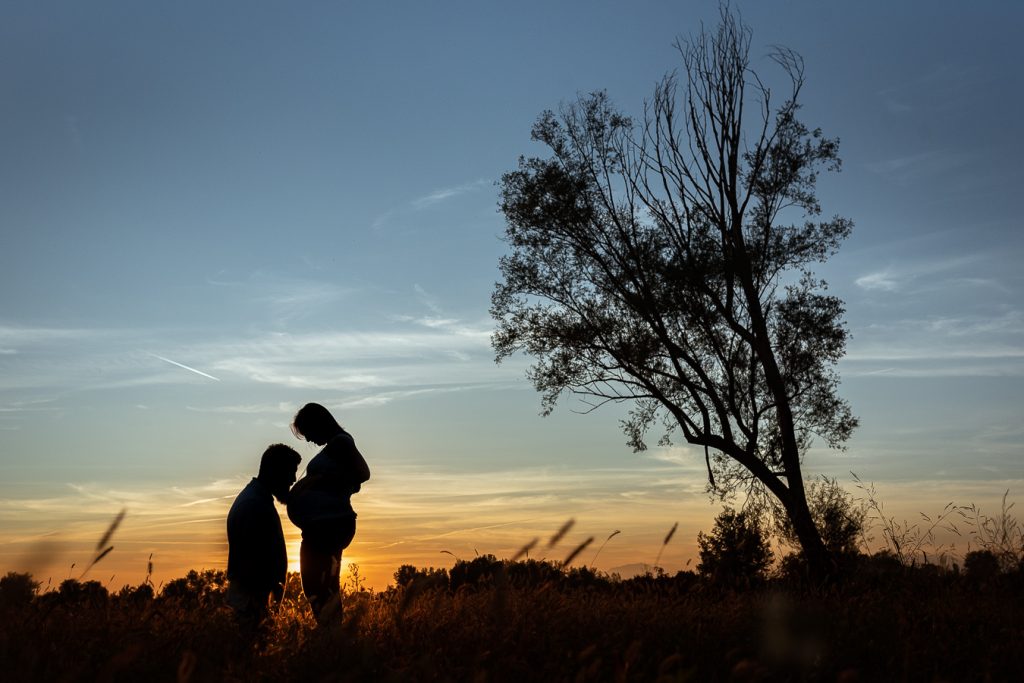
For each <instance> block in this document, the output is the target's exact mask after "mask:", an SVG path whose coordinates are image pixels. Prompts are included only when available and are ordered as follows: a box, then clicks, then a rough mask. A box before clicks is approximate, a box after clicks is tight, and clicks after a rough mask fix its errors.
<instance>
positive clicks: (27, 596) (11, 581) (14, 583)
mask: <svg viewBox="0 0 1024 683" xmlns="http://www.w3.org/2000/svg"><path fill="white" fill-rule="evenodd" d="M38 590H39V582H38V581H35V580H34V579H33V578H32V575H31V574H23V573H19V572H7V574H6V575H5V576H4V577H3V578H2V579H0V608H10V607H20V606H23V605H27V604H29V603H30V602H32V598H34V597H35V596H36V591H38Z"/></svg>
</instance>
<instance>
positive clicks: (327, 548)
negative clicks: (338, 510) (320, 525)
mask: <svg viewBox="0 0 1024 683" xmlns="http://www.w3.org/2000/svg"><path fill="white" fill-rule="evenodd" d="M355 532H356V529H355V520H352V521H351V522H347V521H346V522H342V523H341V524H334V525H332V527H331V528H330V529H329V530H325V531H323V532H320V531H319V530H318V531H317V532H314V533H313V534H309V533H308V532H307V533H303V539H302V545H301V546H300V547H299V562H300V574H301V576H302V592H303V593H305V594H306V599H307V600H309V606H310V607H312V608H313V614H314V616H316V619H317V621H318V622H320V623H324V622H326V621H329V620H330V619H332V618H333V616H334V614H335V612H336V613H337V615H338V616H340V614H341V552H342V551H343V550H344V549H345V548H347V547H348V545H349V544H350V543H351V542H352V538H353V537H354V536H355Z"/></svg>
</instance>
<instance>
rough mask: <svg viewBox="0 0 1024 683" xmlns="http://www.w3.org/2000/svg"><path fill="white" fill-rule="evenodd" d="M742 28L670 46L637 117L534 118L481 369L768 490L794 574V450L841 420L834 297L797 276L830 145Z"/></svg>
mask: <svg viewBox="0 0 1024 683" xmlns="http://www.w3.org/2000/svg"><path fill="white" fill-rule="evenodd" d="M750 41H751V32H750V30H749V28H748V27H746V26H744V25H743V24H742V23H741V22H740V21H739V19H738V18H737V17H736V16H735V15H734V14H733V13H732V12H730V11H729V10H723V12H722V17H721V22H720V24H719V26H718V27H717V30H715V31H713V32H708V31H703V32H702V33H701V34H699V35H697V36H695V37H692V38H691V39H689V40H686V41H678V42H677V43H676V47H677V48H678V50H679V53H680V55H681V57H682V65H683V69H682V72H681V73H682V76H676V75H674V74H670V75H668V76H666V77H665V78H664V79H663V80H662V81H661V82H660V83H659V84H658V86H657V87H656V88H655V92H654V95H653V98H652V99H651V100H650V101H649V102H647V103H646V105H645V108H644V115H643V119H642V120H641V121H634V120H632V119H630V118H629V117H627V116H624V115H623V114H621V113H619V112H618V111H616V109H615V108H614V107H613V106H612V104H611V102H610V101H609V99H608V97H607V95H606V94H605V93H603V92H599V93H595V94H591V95H589V96H586V97H581V98H579V99H578V100H577V101H576V102H575V103H574V104H572V105H568V106H564V107H563V108H562V109H561V110H560V112H559V113H557V114H556V113H554V112H550V111H548V112H544V113H543V114H541V116H540V117H539V118H538V120H537V122H536V124H535V125H534V127H533V134H532V136H533V139H534V140H537V141H539V142H542V143H544V144H545V145H546V146H547V147H548V148H550V150H551V154H550V156H549V157H548V158H528V159H527V158H521V159H520V161H519V166H518V168H517V170H514V171H511V172H509V173H507V174H505V175H504V176H503V178H502V182H501V201H500V208H501V211H502V212H503V213H504V215H505V219H506V239H507V242H508V244H509V246H510V251H509V253H508V254H507V255H506V256H505V257H503V258H502V260H501V263H500V268H501V274H502V277H503V279H502V281H500V282H498V283H497V285H496V287H495V291H494V294H493V297H492V308H491V313H492V315H493V316H494V318H495V319H496V321H497V329H496V331H495V333H494V337H493V339H492V342H493V345H494V348H495V352H496V354H497V359H498V360H499V361H500V360H501V359H503V358H505V357H508V356H510V355H512V354H514V353H516V352H519V351H525V352H526V353H527V354H529V355H531V356H533V357H534V358H535V361H536V362H535V363H534V365H533V366H532V367H531V368H530V370H529V372H528V377H529V378H530V379H531V381H532V382H533V384H534V385H535V387H536V388H537V390H538V391H540V392H541V393H542V394H543V400H542V404H543V408H544V413H545V414H547V413H549V412H550V411H551V410H552V409H553V407H554V405H555V403H556V402H557V400H558V399H559V397H560V396H562V395H563V394H566V393H570V394H574V395H577V396H580V397H582V398H583V400H584V401H585V402H586V403H587V404H588V405H589V406H591V408H596V407H597V406H599V405H602V404H605V403H608V402H629V403H630V410H629V414H628V418H627V419H626V420H624V421H623V428H624V431H625V433H626V435H627V436H628V439H629V443H630V445H631V446H632V447H633V448H634V449H636V450H642V449H644V448H645V438H646V436H647V434H648V432H649V430H650V429H651V428H652V427H654V426H656V425H659V424H660V425H662V426H663V429H659V432H661V433H662V434H663V436H662V437H661V440H660V443H661V444H669V443H671V439H672V438H677V437H678V435H680V434H681V436H682V438H683V439H684V440H685V441H686V442H688V443H690V444H693V445H696V446H698V447H702V448H703V456H704V460H705V463H706V465H707V471H708V478H709V489H710V490H711V491H712V492H714V493H717V494H720V495H725V494H727V493H733V492H736V491H738V490H746V492H748V493H751V494H764V493H767V494H768V496H767V499H769V500H772V502H773V504H775V505H776V506H777V507H781V508H782V509H783V510H784V513H785V514H786V515H787V516H788V518H789V520H790V522H791V524H792V528H793V532H794V534H795V536H796V537H797V538H798V539H799V541H800V544H801V546H802V548H803V551H804V554H805V557H806V558H807V561H808V565H809V567H810V568H811V571H814V572H816V573H817V574H818V575H823V574H826V573H827V572H828V567H829V566H830V565H829V555H828V552H827V550H826V548H825V546H824V544H823V543H822V540H821V536H820V534H819V532H818V530H817V528H816V527H815V524H814V521H813V519H812V516H811V514H810V512H809V510H808V505H807V499H806V496H805V491H804V481H803V476H802V473H801V463H802V458H803V456H804V454H805V453H806V451H807V450H808V448H809V446H810V445H811V443H812V442H813V441H814V440H815V439H816V438H817V439H821V440H823V441H824V442H825V443H827V444H828V445H829V446H831V447H841V446H842V444H843V442H844V441H845V440H846V439H847V438H848V437H849V436H850V433H851V432H852V430H853V429H854V428H855V427H856V424H857V421H856V418H855V417H853V415H852V414H851V412H850V408H849V406H848V404H847V403H846V402H845V401H844V400H843V399H841V398H840V397H839V396H838V393H837V392H838V383H839V378H838V376H837V374H836V373H835V371H834V365H835V363H836V362H837V361H838V360H839V359H840V358H841V357H842V355H843V353H844V349H845V345H846V340H847V330H846V328H845V326H844V323H843V320H842V316H843V313H844V308H843V304H842V302H841V301H840V300H839V299H838V298H836V297H834V296H830V295H828V294H826V293H825V288H826V286H825V283H824V282H823V281H822V280H819V279H816V278H815V277H814V275H813V274H812V272H811V269H810V268H811V266H812V265H813V264H814V263H815V262H823V261H825V260H826V259H827V258H828V257H830V256H831V255H833V254H834V253H835V252H836V250H837V249H838V248H839V245H840V244H841V242H842V241H843V240H844V239H845V238H846V237H847V236H848V235H849V234H850V230H851V227H852V223H851V222H850V221H849V220H848V219H846V218H842V217H838V216H837V217H834V218H831V219H824V218H822V217H821V207H820V205H819V202H818V200H817V197H816V193H815V186H816V178H817V173H818V172H819V171H820V170H822V169H826V170H838V168H839V163H840V162H839V158H838V156H837V152H838V141H837V140H835V139H830V138H826V137H824V136H823V135H822V133H821V131H820V130H819V129H814V130H810V129H808V128H807V127H806V126H805V125H804V124H802V123H801V122H800V121H799V120H798V119H797V113H798V111H799V103H798V102H799V95H800V91H801V87H802V85H803V81H804V78H803V61H802V59H801V58H800V57H799V55H797V54H796V53H794V52H792V51H791V50H788V49H781V48H775V49H774V51H773V52H772V53H771V57H772V60H773V62H774V63H775V64H776V65H777V66H778V67H780V73H781V74H782V75H783V77H784V78H783V79H781V81H782V82H783V83H785V86H786V87H785V90H786V92H785V94H784V97H783V98H781V99H778V98H776V96H775V92H773V88H772V87H770V86H769V85H768V83H767V82H766V81H765V80H762V79H761V78H760V77H759V76H758V74H757V73H756V72H755V71H753V70H752V69H751V66H750V60H749V52H750Z"/></svg>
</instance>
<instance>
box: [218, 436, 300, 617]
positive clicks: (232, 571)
mask: <svg viewBox="0 0 1024 683" xmlns="http://www.w3.org/2000/svg"><path fill="white" fill-rule="evenodd" d="M301 460H302V456H300V455H299V454H298V453H297V452H296V451H295V450H293V449H291V448H289V447H288V446H285V445H284V444H274V445H272V446H270V447H268V448H267V450H266V451H264V452H263V457H262V458H261V459H260V470H259V474H258V475H256V477H255V478H253V480H252V481H250V482H249V483H248V485H246V487H245V488H244V489H242V491H241V493H239V494H238V497H237V498H235V502H234V503H233V504H232V505H231V510H230V511H229V512H228V524H227V526H228V572H227V574H228V593H227V602H228V604H229V605H230V606H231V608H232V609H234V610H235V616H236V617H237V619H238V621H239V623H240V624H241V625H242V626H243V627H244V628H246V629H248V630H254V629H256V628H257V627H258V626H259V625H260V623H262V622H263V620H264V619H265V618H266V617H267V615H268V614H269V607H268V604H267V603H268V601H269V599H270V598H271V597H272V598H273V599H274V601H275V602H278V601H280V599H281V596H282V595H283V594H284V582H285V579H286V577H287V574H288V553H287V551H286V550H285V547H284V532H283V531H282V530H281V517H280V516H279V515H278V514H277V509H276V508H275V507H274V498H276V499H277V500H278V501H280V502H282V503H284V502H285V500H286V498H287V496H288V489H289V488H291V485H292V484H294V483H295V473H296V471H298V468H299V462H300V461H301Z"/></svg>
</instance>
